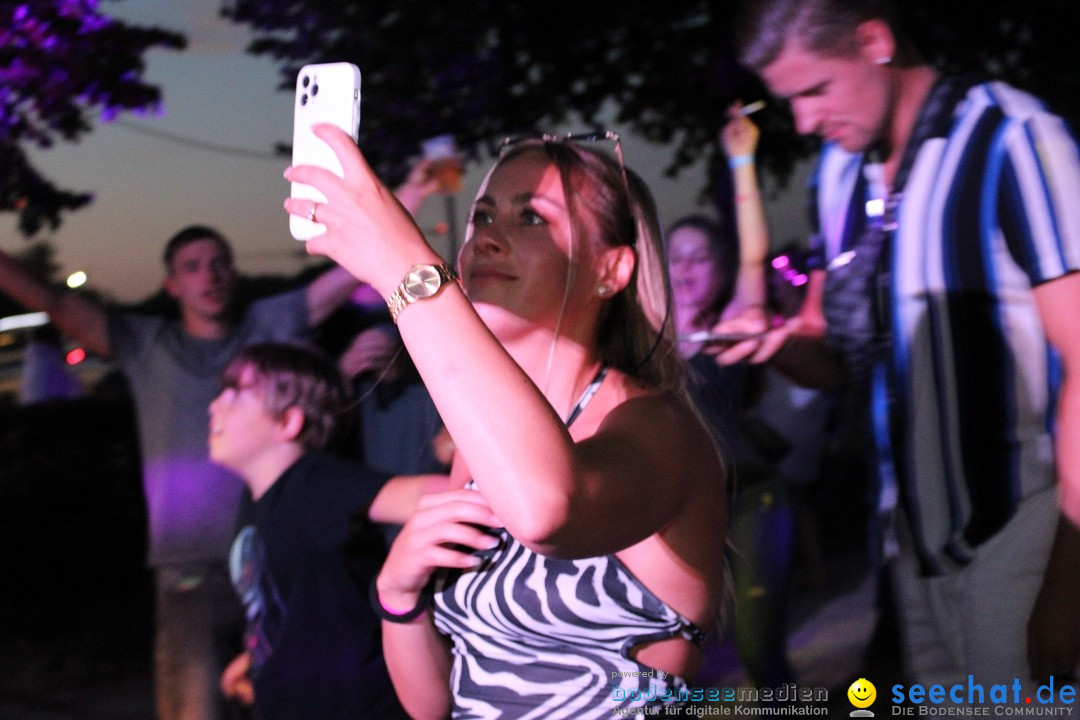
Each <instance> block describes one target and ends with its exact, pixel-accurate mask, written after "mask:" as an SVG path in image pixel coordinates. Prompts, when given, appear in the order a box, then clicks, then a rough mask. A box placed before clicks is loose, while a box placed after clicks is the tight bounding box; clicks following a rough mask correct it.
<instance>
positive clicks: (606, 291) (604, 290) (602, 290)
mask: <svg viewBox="0 0 1080 720" xmlns="http://www.w3.org/2000/svg"><path fill="white" fill-rule="evenodd" d="M596 294H597V295H599V296H600V297H607V296H608V295H610V294H611V288H609V287H608V286H607V285H601V286H600V287H598V288H596Z"/></svg>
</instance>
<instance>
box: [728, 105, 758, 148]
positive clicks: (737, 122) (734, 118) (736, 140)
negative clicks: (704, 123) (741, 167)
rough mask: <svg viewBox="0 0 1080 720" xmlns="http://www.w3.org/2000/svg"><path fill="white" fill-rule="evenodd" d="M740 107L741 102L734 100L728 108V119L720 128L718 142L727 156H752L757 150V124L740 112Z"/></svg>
mask: <svg viewBox="0 0 1080 720" xmlns="http://www.w3.org/2000/svg"><path fill="white" fill-rule="evenodd" d="M742 107H743V104H742V102H736V103H734V104H733V105H732V106H731V107H730V108H728V121H727V123H726V124H725V125H724V127H723V129H721V130H720V144H721V145H722V146H723V147H724V152H725V153H727V156H728V158H734V157H739V156H741V155H749V156H750V157H753V156H754V153H755V152H756V151H757V144H758V138H760V137H761V131H760V130H758V126H757V125H755V124H754V122H753V121H752V120H751V119H750V118H749V117H747V116H746V115H743V114H742V113H741V112H740V111H741V110H742Z"/></svg>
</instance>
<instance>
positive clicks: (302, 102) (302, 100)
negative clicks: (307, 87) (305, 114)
mask: <svg viewBox="0 0 1080 720" xmlns="http://www.w3.org/2000/svg"><path fill="white" fill-rule="evenodd" d="M304 105H307V93H304V94H303V95H301V96H300V106H301V107H303V106H304Z"/></svg>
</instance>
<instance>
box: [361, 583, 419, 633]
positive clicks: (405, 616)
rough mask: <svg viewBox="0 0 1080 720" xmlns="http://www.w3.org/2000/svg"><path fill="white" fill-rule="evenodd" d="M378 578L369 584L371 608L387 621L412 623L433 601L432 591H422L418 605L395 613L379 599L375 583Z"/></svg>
mask: <svg viewBox="0 0 1080 720" xmlns="http://www.w3.org/2000/svg"><path fill="white" fill-rule="evenodd" d="M375 580H376V578H372V580H371V585H370V586H369V592H368V599H369V600H370V602H371V609H372V610H374V611H375V614H376V615H378V616H379V617H380V618H382V619H383V620H385V621H387V622H392V623H403V624H404V623H410V622H412V621H413V620H415V619H416V618H418V617H420V613H422V612H424V611H425V610H427V606H428V603H430V602H431V593H429V592H427V591H424V592H422V593H420V599H419V600H417V601H416V607H414V608H413V609H412V610H410V611H409V612H407V613H393V612H390V611H389V610H387V609H386V608H385V607H383V604H382V601H381V600H379V588H378V587H377V586H376V585H375Z"/></svg>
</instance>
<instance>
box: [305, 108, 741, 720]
mask: <svg viewBox="0 0 1080 720" xmlns="http://www.w3.org/2000/svg"><path fill="white" fill-rule="evenodd" d="M317 134H318V135H319V137H321V138H322V139H323V140H325V141H327V142H328V143H329V144H330V145H331V147H332V148H333V149H334V150H335V152H336V153H337V155H338V157H339V158H340V159H341V161H342V165H343V167H344V169H345V172H344V179H341V178H338V177H337V176H335V175H333V174H331V173H329V172H327V171H324V170H320V169H318V168H313V167H297V168H291V169H290V170H288V171H287V173H286V174H287V177H288V178H289V179H290V180H294V181H299V182H305V183H310V184H312V185H315V186H316V187H318V188H319V189H320V190H321V191H322V192H323V193H324V195H325V196H326V197H327V198H328V199H327V202H326V203H325V204H323V203H319V204H315V203H312V202H311V201H310V200H292V199H290V200H286V201H285V207H286V209H287V210H288V211H289V212H290V213H293V214H297V215H302V216H305V217H309V218H311V219H313V220H317V222H320V223H322V224H324V225H325V226H326V233H325V234H324V235H322V236H320V237H317V238H313V239H312V240H310V241H309V243H308V248H309V251H311V252H316V253H325V254H328V255H329V256H330V257H332V258H333V259H335V260H336V261H337V262H339V263H341V264H342V265H343V266H345V267H346V268H347V269H349V270H350V271H351V272H353V273H354V274H355V275H356V276H357V277H359V278H361V279H363V280H364V281H366V282H369V283H370V284H371V285H372V286H373V287H375V288H376V289H377V290H379V291H380V292H381V293H382V294H383V295H384V297H387V298H388V304H389V305H390V308H391V312H392V314H393V315H394V316H395V318H396V320H397V322H398V327H399V329H400V331H401V337H402V340H403V341H404V343H405V345H406V347H407V348H408V350H409V353H410V355H411V356H412V358H413V360H414V362H415V363H416V367H417V368H418V370H419V371H420V374H421V376H422V378H423V379H424V382H425V384H426V385H427V387H428V389H429V391H430V392H431V396H432V398H433V399H434V401H435V404H436V406H437V407H438V409H439V412H440V415H441V416H442V418H443V420H444V421H445V424H446V427H447V429H448V430H449V432H450V434H451V435H452V436H453V439H454V442H455V444H456V446H457V449H458V454H457V456H456V458H455V461H454V465H453V469H452V487H454V488H456V489H452V490H450V491H448V492H445V493H438V494H432V495H428V496H426V497H425V498H424V499H423V500H422V501H421V504H420V507H419V509H418V510H417V512H416V513H415V514H414V515H413V517H412V518H411V519H410V520H409V522H408V523H406V524H405V526H404V528H403V529H402V531H401V534H400V535H399V536H398V538H397V540H396V541H395V543H394V546H393V548H392V549H391V552H390V556H389V557H388V559H387V562H386V564H385V565H384V567H383V569H382V572H381V573H380V575H379V578H378V581H377V584H376V586H375V592H374V593H373V600H374V601H375V608H376V611H377V612H380V613H381V614H382V616H383V618H384V623H383V626H384V650H385V653H386V659H387V663H388V666H389V668H390V671H391V675H392V677H393V680H394V684H395V687H396V689H397V691H398V694H399V696H400V697H401V699H402V702H403V703H404V704H405V706H406V709H407V710H408V711H409V712H410V713H411V714H413V715H414V716H415V717H417V718H442V717H445V716H447V715H448V714H452V715H453V716H454V717H457V718H468V717H494V716H499V715H513V716H515V717H526V716H528V717H538V718H541V717H542V718H546V719H549V720H550V719H553V718H600V717H609V716H610V715H611V714H612V711H613V710H615V709H620V708H631V707H642V706H647V705H664V704H676V703H679V702H680V701H685V700H686V698H687V695H688V692H687V686H686V680H687V679H689V678H692V677H693V676H694V675H695V674H696V672H697V669H698V667H699V665H700V663H701V660H702V649H701V645H702V638H703V634H704V633H703V629H704V628H709V627H711V626H713V625H714V623H715V622H716V620H717V618H718V614H719V610H720V598H721V595H722V593H723V589H724V560H723V554H722V553H720V552H718V551H717V548H721V547H723V545H724V526H725V497H724V484H723V472H724V471H723V467H722V464H721V462H720V459H719V455H718V453H717V452H716V449H715V446H714V444H713V443H712V442H711V439H710V436H709V433H708V431H707V430H706V429H705V427H704V426H703V424H702V423H701V422H700V420H699V419H698V416H697V415H696V413H695V412H694V410H693V409H692V406H691V403H690V401H689V400H688V398H687V396H686V393H685V388H684V385H683V364H682V361H681V359H680V358H679V355H678V353H677V352H675V340H674V335H673V333H672V328H671V324H670V322H669V320H668V305H669V293H668V287H667V275H666V272H665V267H664V262H663V252H662V247H661V233H660V230H659V226H658V219H657V214H656V210H655V206H654V204H653V201H652V198H651V196H650V194H649V192H648V190H647V188H646V187H645V185H644V184H643V183H642V182H641V180H640V179H639V178H638V176H637V175H636V174H634V173H633V172H631V171H630V170H628V169H627V168H625V167H624V166H623V164H622V162H621V146H620V145H619V142H618V138H617V137H616V136H614V135H613V134H607V135H604V136H599V137H597V136H589V137H587V138H581V139H578V140H581V141H577V140H575V139H574V138H568V137H565V136H558V137H555V136H545V137H542V138H537V139H531V140H525V141H520V142H515V143H511V144H508V145H506V146H504V148H503V151H502V152H501V154H500V156H499V158H498V159H497V161H496V162H495V165H494V166H493V168H492V169H491V171H490V172H489V173H488V176H487V178H486V179H485V180H484V182H483V184H482V186H481V189H480V192H479V195H478V197H477V199H476V201H475V203H474V206H473V210H472V216H471V219H470V223H469V229H468V236H467V238H468V239H467V241H466V243H465V244H464V246H463V247H462V250H461V253H460V256H459V259H458V270H459V271H460V274H461V282H460V285H459V284H458V283H457V282H456V281H455V280H456V276H457V273H456V272H455V270H454V269H453V268H451V267H449V266H448V265H446V264H445V263H444V262H443V260H442V259H441V258H440V257H439V256H438V255H437V254H436V253H435V251H434V250H433V249H431V247H429V246H428V244H427V243H426V242H425V240H424V238H423V236H422V235H421V234H420V232H419V230H417V228H416V226H415V224H414V223H413V221H412V219H411V218H410V217H409V215H408V214H407V213H405V212H404V211H403V210H402V208H401V207H400V206H399V205H398V204H397V203H396V202H395V201H394V200H393V196H392V195H391V194H390V193H389V191H387V189H386V188H385V187H383V186H382V185H381V183H379V181H378V180H377V178H376V177H375V176H374V174H373V173H372V171H371V170H370V168H369V167H368V166H367V164H366V163H365V162H364V159H363V157H362V155H361V154H360V153H359V151H358V150H357V149H356V147H355V144H354V143H352V141H351V140H350V139H349V138H348V137H347V136H346V135H345V134H343V133H341V132H339V131H336V130H335V129H333V128H329V127H321V128H319V129H318V130H317ZM593 140H601V141H604V140H613V141H614V142H615V150H616V152H617V154H618V156H619V160H618V161H617V160H615V159H613V158H612V157H611V156H610V155H608V154H607V153H606V152H603V151H601V150H599V149H597V146H598V145H600V144H601V143H599V142H592V141H593ZM403 278H404V279H403ZM429 593H433V594H434V602H433V604H432V603H430V601H429Z"/></svg>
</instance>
